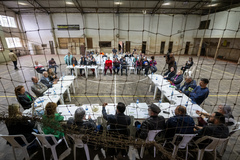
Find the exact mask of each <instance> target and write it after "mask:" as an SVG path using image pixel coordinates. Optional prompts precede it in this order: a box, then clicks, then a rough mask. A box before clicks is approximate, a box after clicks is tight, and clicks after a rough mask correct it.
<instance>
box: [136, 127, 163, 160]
mask: <svg viewBox="0 0 240 160" xmlns="http://www.w3.org/2000/svg"><path fill="white" fill-rule="evenodd" d="M161 131H162V130H149V132H148V137H147V139H146V142H153V141H155V140H154V139H155V137H156V135H157V134H158V133H159V132H161ZM144 149H145V147H144V146H142V147H141V152H140V157H141V158H143V153H144ZM155 157H156V147H155V146H154V158H155Z"/></svg>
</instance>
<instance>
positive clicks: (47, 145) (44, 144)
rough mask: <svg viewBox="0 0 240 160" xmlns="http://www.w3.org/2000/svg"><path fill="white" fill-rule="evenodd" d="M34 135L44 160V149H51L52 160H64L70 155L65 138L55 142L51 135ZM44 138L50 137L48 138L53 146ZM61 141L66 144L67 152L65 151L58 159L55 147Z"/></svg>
mask: <svg viewBox="0 0 240 160" xmlns="http://www.w3.org/2000/svg"><path fill="white" fill-rule="evenodd" d="M34 135H35V136H36V137H37V139H38V140H40V142H41V148H42V152H43V158H44V160H45V159H46V157H45V150H44V147H45V148H50V149H51V152H52V156H53V159H54V160H58V159H63V158H65V157H66V156H67V155H69V154H70V153H71V148H69V146H68V144H67V141H66V139H65V137H63V138H61V139H59V140H58V141H57V140H56V138H55V137H54V135H52V134H48V135H45V134H34ZM46 137H50V138H51V139H52V141H53V142H54V144H53V145H51V144H50V143H49V142H48V141H47V139H46ZM62 140H64V142H65V143H66V146H67V150H65V151H64V152H63V153H62V154H61V155H60V156H59V158H58V157H57V152H56V146H57V145H58V144H59V143H61V142H62Z"/></svg>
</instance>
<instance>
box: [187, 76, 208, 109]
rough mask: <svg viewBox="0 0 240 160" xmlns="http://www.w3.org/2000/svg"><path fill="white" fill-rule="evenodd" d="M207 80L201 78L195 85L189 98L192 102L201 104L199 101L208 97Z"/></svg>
mask: <svg viewBox="0 0 240 160" xmlns="http://www.w3.org/2000/svg"><path fill="white" fill-rule="evenodd" d="M208 83H209V80H208V79H206V78H202V79H201V81H200V83H199V86H197V87H196V88H195V89H194V90H193V91H192V92H191V93H190V99H191V100H192V102H193V103H195V104H198V105H201V103H202V102H203V101H204V100H205V99H206V98H207V97H208V94H209V90H208V88H207V84H208Z"/></svg>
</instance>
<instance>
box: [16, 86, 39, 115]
mask: <svg viewBox="0 0 240 160" xmlns="http://www.w3.org/2000/svg"><path fill="white" fill-rule="evenodd" d="M15 95H16V97H17V100H18V102H19V103H20V104H21V105H22V107H23V109H24V110H25V109H29V108H31V107H32V106H31V105H32V103H33V101H34V100H35V98H34V97H33V96H32V95H31V94H30V93H28V92H27V91H25V88H24V87H23V86H21V85H20V86H17V87H16V88H15Z"/></svg>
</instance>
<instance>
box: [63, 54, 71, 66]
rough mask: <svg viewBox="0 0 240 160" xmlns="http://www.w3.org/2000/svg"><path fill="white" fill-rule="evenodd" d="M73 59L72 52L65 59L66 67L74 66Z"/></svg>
mask: <svg viewBox="0 0 240 160" xmlns="http://www.w3.org/2000/svg"><path fill="white" fill-rule="evenodd" d="M72 58H73V56H72V55H71V54H70V52H68V54H67V55H66V56H65V57H64V61H65V63H66V65H68V66H70V65H72Z"/></svg>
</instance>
